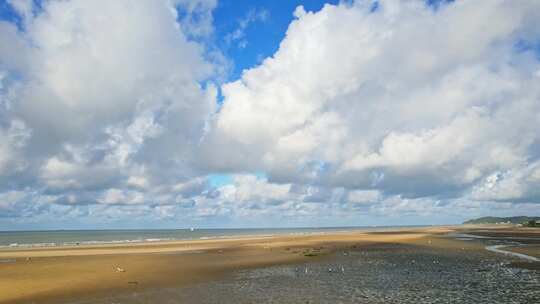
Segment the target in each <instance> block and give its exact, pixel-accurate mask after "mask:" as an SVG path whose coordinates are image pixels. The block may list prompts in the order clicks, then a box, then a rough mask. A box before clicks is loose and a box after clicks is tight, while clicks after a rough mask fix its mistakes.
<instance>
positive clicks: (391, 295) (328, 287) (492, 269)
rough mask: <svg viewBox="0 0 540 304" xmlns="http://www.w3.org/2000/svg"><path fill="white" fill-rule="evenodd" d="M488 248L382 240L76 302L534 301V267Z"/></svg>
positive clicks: (539, 292)
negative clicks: (301, 260)
mask: <svg viewBox="0 0 540 304" xmlns="http://www.w3.org/2000/svg"><path fill="white" fill-rule="evenodd" d="M511 261H515V259H513V258H511V257H505V256H502V255H497V254H494V253H490V252H487V251H485V252H482V251H471V252H467V253H465V252H463V251H461V250H460V249H455V250H441V249H433V248H431V247H428V246H425V247H422V246H414V245H399V244H384V245H376V246H370V247H369V248H357V249H350V250H347V251H341V252H338V253H336V254H334V256H333V257H331V258H329V259H322V260H319V259H314V260H313V261H312V262H310V263H305V264H299V265H286V266H275V267H269V268H262V269H254V270H245V271H239V272H237V273H235V274H234V275H233V276H232V277H230V278H228V279H226V280H220V281H214V282H210V283H204V284H199V285H196V286H191V287H182V288H169V289H155V290H150V291H145V292H138V291H137V290H136V288H135V289H134V290H133V292H131V293H129V294H124V295H121V296H115V297H108V298H106V299H100V300H92V301H87V302H80V303H89V304H90V303H91V304H104V303H117V304H124V303H136V304H137V303H164V304H168V303H170V304H172V303H539V302H540V272H539V271H536V270H526V269H516V268H511V267H509V262H511Z"/></svg>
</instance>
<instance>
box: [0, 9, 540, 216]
mask: <svg viewBox="0 0 540 304" xmlns="http://www.w3.org/2000/svg"><path fill="white" fill-rule="evenodd" d="M8 3H9V4H10V5H11V6H12V8H13V10H14V11H15V12H16V13H17V14H19V16H18V17H19V20H20V23H18V24H14V23H11V22H7V21H0V42H4V43H0V218H2V219H4V220H3V221H2V222H0V227H1V226H2V224H3V223H6V221H7V220H9V223H11V224H13V223H16V222H17V220H16V218H26V219H28V220H29V221H39V220H46V216H47V214H48V216H49V218H50V217H51V216H53V217H55V218H57V219H64V220H66V221H70V220H73V219H77V218H85V219H94V220H96V221H98V219H99V221H103V222H108V223H111V222H115V221H117V220H121V219H124V220H125V219H131V220H134V221H135V220H137V221H140V222H142V223H147V222H152V221H161V222H160V223H169V224H170V225H171V226H173V227H176V226H178V225H184V224H185V225H188V224H189V225H192V224H197V223H199V224H201V223H214V225H218V226H219V225H221V224H223V225H236V226H255V225H257V226H260V225H267V226H271V225H292V224H295V225H326V224H334V225H345V224H356V225H358V224H373V223H376V222H377V220H376V219H377V218H378V217H384V216H387V217H390V218H392V217H394V218H400V217H401V218H403V217H407V216H411V222H410V223H413V217H414V216H415V215H416V216H425V217H429V218H434V219H437V220H439V221H457V220H461V219H463V217H464V214H467V215H483V213H485V212H492V213H493V214H508V213H516V212H517V213H519V212H518V211H520V210H526V211H531V212H532V211H538V202H540V201H539V199H540V193H539V192H538V189H540V173H539V172H540V171H539V169H538V168H539V165H538V164H539V163H540V148H539V147H540V133H539V132H538V131H537V129H538V126H540V114H539V113H540V61H539V58H540V56H539V51H538V48H535V47H534V46H535V45H537V42H538V39H539V38H538V37H540V24H539V23H540V21H539V20H540V9H539V8H540V7H539V4H538V3H537V2H536V1H533V0H530V1H519V2H516V3H514V2H512V3H509V2H508V1H502V0H494V1H456V2H452V3H447V4H441V5H438V6H437V7H433V6H429V5H426V4H425V3H424V2H423V1H405V2H404V1H398V0H384V1H378V5H377V6H373V5H372V3H371V2H369V1H353V2H343V3H341V4H339V5H325V6H324V7H323V8H322V9H321V10H320V11H318V12H308V11H306V10H305V9H304V8H303V7H302V6H299V7H298V8H297V9H296V10H295V11H294V12H291V13H292V14H294V20H293V21H292V23H291V24H290V25H289V28H288V30H287V33H286V36H285V38H284V39H283V41H282V42H281V44H280V45H279V49H278V51H277V52H276V53H275V54H274V55H273V56H271V57H269V58H266V59H264V60H263V61H262V63H261V64H260V65H258V66H254V67H252V68H251V69H248V70H245V71H244V72H243V73H242V76H241V78H240V79H235V80H232V81H229V82H227V83H225V84H223V85H218V84H214V81H216V80H217V81H216V83H219V82H220V81H221V80H222V79H224V77H225V76H224V74H223V71H225V70H226V69H227V67H226V65H227V61H228V59H226V58H224V57H223V55H222V54H221V53H220V52H219V51H218V50H217V49H216V47H215V46H213V45H212V44H211V41H212V39H210V37H211V36H212V35H213V33H214V28H213V19H212V11H213V10H214V9H215V8H216V7H217V2H216V1H215V0H197V1H184V0H174V1H171V0H163V1H136V2H133V1H127V0H126V1H124V0H121V1H104V0H103V1H83V0H70V1H46V2H42V3H41V5H39V7H36V6H34V1H15V0H12V1H9V2H8ZM267 16H268V12H266V11H264V10H262V11H255V10H253V11H250V12H249V13H248V14H247V15H246V16H245V18H244V19H242V20H241V21H240V22H239V27H238V29H237V30H236V31H235V32H232V33H230V34H229V35H228V36H225V37H223V39H226V40H228V41H229V43H233V42H236V43H240V46H241V45H242V43H243V41H244V40H245V30H246V29H247V28H248V26H250V25H252V24H254V23H255V22H259V21H264V20H266V18H267ZM7 42H9V43H7ZM218 91H220V93H221V95H223V97H224V100H223V103H222V104H221V105H220V106H219V107H218V103H217V95H218ZM254 172H264V173H265V176H266V177H264V178H262V177H260V176H259V175H255V174H253V173H254ZM213 173H221V174H230V175H231V182H230V183H228V184H224V185H219V186H216V185H212V183H211V182H210V180H209V178H210V177H209V176H211V174H213ZM41 216H43V218H41ZM400 223H404V222H403V221H401V222H400ZM4 226H5V225H4Z"/></svg>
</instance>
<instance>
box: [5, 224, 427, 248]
mask: <svg viewBox="0 0 540 304" xmlns="http://www.w3.org/2000/svg"><path fill="white" fill-rule="evenodd" d="M411 227H413V226H384V227H376V226H369V227H310V228H243V229H194V228H189V229H140V230H47V231H0V247H56V246H73V245H93V244H109V243H110V244H115V243H140V242H159V241H176V240H203V239H219V238H238V237H249V236H273V235H295V234H300V235H302V234H321V233H331V232H340V231H343V232H345V231H379V230H395V229H401V228H411ZM414 227H421V226H414Z"/></svg>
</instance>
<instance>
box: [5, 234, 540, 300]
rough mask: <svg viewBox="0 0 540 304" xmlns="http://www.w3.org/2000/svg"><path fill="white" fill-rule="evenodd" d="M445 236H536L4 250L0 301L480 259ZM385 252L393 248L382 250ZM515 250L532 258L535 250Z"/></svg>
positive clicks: (318, 237) (338, 237) (476, 246)
mask: <svg viewBox="0 0 540 304" xmlns="http://www.w3.org/2000/svg"><path fill="white" fill-rule="evenodd" d="M451 232H468V233H477V234H478V235H483V236H485V235H491V236H493V235H494V234H501V235H502V234H504V236H506V237H508V236H516V235H525V234H526V235H527V236H528V237H537V236H540V233H539V232H538V231H536V230H534V231H525V230H524V229H516V228H506V229H505V230H501V229H500V228H497V229H492V228H488V227H483V228H482V229H471V228H468V227H436V228H421V229H411V230H396V231H381V232H340V233H328V234H313V235H279V236H271V237H268V236H263V237H256V236H253V237H243V238H236V239H215V240H196V241H174V242H158V243H137V244H115V245H110V244H109V245H92V246H66V247H55V248H16V249H13V248H4V249H2V250H0V261H2V263H0V274H1V275H0V303H72V302H74V301H79V300H83V299H93V298H100V297H106V296H107V295H111V294H122V293H126V294H127V293H130V292H133V291H137V292H144V291H145V290H151V289H155V288H170V287H184V288H186V286H191V285H196V284H200V283H204V282H212V281H220V280H227V279H228V277H229V276H230V275H231V274H232V273H234V272H235V271H241V270H248V269H260V268H264V267H270V266H276V265H302V264H305V263H312V262H314V261H318V260H320V261H324V260H326V261H332V259H334V258H335V256H336V253H339V252H345V251H343V250H348V251H349V250H350V251H361V250H363V249H366V248H370V246H371V247H373V246H381V245H384V244H387V245H403V246H409V247H408V248H432V249H433V250H439V251H441V252H444V251H455V252H457V254H468V253H471V252H477V253H480V252H482V254H484V252H485V249H484V247H485V246H484V244H482V243H481V242H474V241H473V242H471V241H463V240H458V239H454V238H449V237H447V235H448V233H451ZM411 246H412V247H411ZM386 250H387V251H392V250H393V249H392V247H388V248H387V249H386ZM516 250H518V251H519V252H523V253H529V254H531V255H535V256H538V252H537V250H538V247H537V246H532V247H530V249H528V248H526V247H520V248H519V249H516ZM488 254H489V253H488ZM77 303H78V302H77ZM88 303H92V302H88Z"/></svg>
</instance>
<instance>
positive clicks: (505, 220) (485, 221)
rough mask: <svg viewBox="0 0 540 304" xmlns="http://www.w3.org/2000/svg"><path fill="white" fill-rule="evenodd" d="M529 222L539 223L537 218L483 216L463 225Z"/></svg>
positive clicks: (539, 219)
mask: <svg viewBox="0 0 540 304" xmlns="http://www.w3.org/2000/svg"><path fill="white" fill-rule="evenodd" d="M529 221H540V217H539V216H511V217H495V216H485V217H480V218H477V219H472V220H468V221H466V222H463V224H496V223H510V224H523V223H527V222H529Z"/></svg>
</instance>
